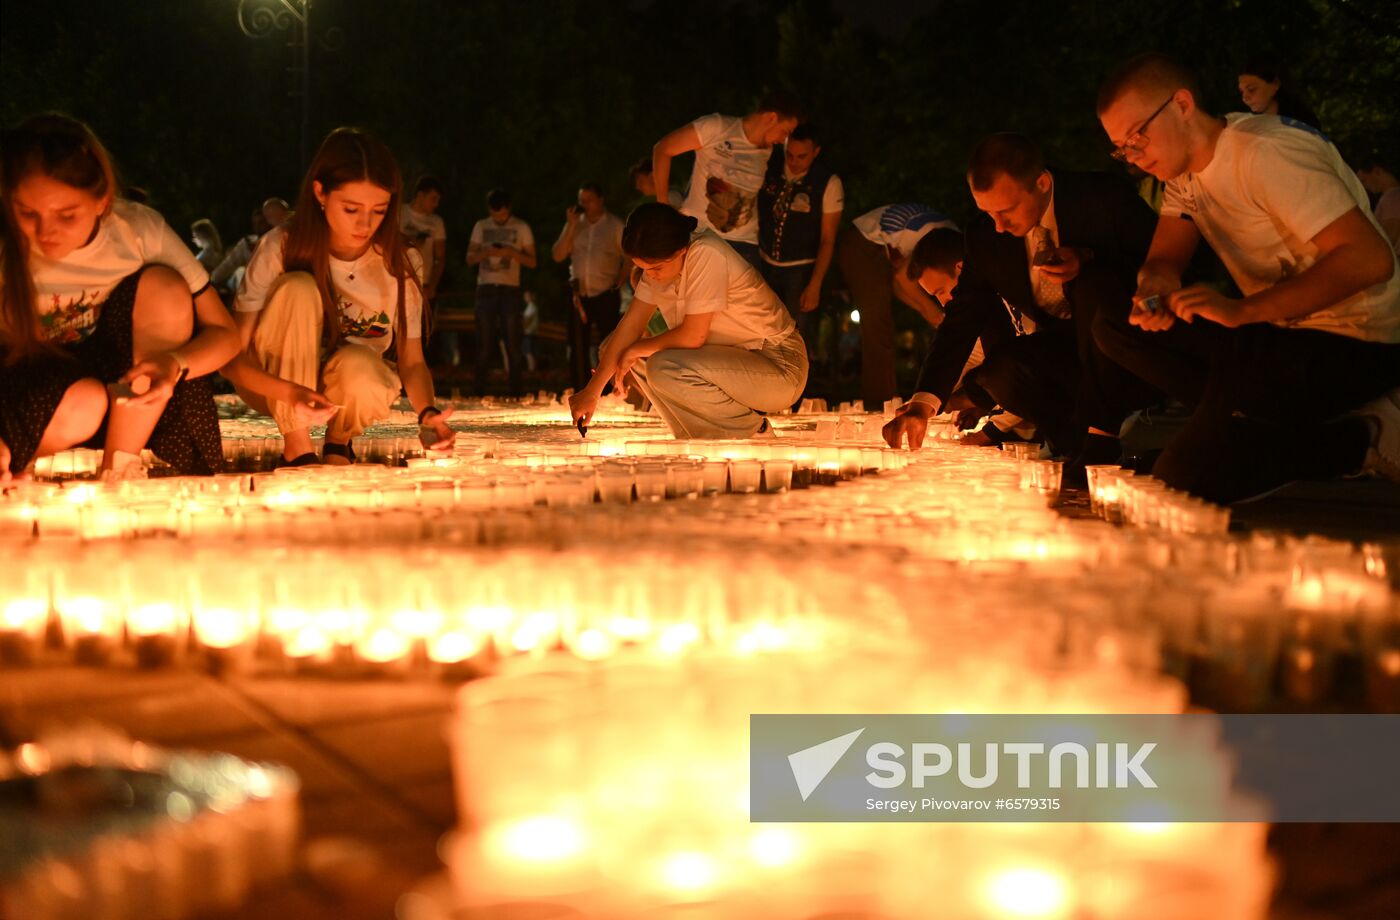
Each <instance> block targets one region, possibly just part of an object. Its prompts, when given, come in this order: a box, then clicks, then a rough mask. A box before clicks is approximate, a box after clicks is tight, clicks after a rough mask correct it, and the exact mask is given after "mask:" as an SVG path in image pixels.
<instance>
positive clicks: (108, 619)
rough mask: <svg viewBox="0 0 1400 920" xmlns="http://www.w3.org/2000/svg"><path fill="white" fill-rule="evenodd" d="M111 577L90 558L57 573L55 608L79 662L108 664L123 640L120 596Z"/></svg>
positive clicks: (55, 575) (75, 561) (65, 637)
mask: <svg viewBox="0 0 1400 920" xmlns="http://www.w3.org/2000/svg"><path fill="white" fill-rule="evenodd" d="M109 576H110V573H109V570H107V569H106V568H105V567H104V566H102V565H98V564H97V563H96V561H95V560H91V559H84V560H74V562H73V563H72V564H69V565H66V566H63V567H61V568H59V569H58V571H57V572H55V574H54V586H53V601H54V609H55V610H56V611H57V612H58V616H59V620H60V622H61V623H62V626H63V637H64V641H65V642H66V644H67V645H68V646H69V648H70V649H72V652H73V658H74V660H75V661H76V662H77V663H78V664H91V665H102V664H106V663H107V662H108V661H109V660H110V659H111V657H112V654H113V653H114V652H115V650H116V648H117V646H118V644H119V643H120V640H121V630H122V614H121V607H120V598H119V597H118V593H119V592H118V591H117V590H116V588H115V587H114V586H113V585H112V584H111V580H110V577H109Z"/></svg>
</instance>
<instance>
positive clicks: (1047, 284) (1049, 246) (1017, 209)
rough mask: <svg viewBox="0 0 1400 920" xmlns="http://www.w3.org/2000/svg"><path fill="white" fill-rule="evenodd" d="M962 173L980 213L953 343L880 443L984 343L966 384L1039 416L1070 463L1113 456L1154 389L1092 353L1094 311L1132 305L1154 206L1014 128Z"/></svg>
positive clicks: (908, 429) (971, 230) (924, 406)
mask: <svg viewBox="0 0 1400 920" xmlns="http://www.w3.org/2000/svg"><path fill="white" fill-rule="evenodd" d="M967 179H968V185H969V186H970V187H971V189H972V197H973V200H974V201H975V202H976V204H977V207H978V210H979V211H980V212H981V213H979V214H978V215H977V217H975V218H973V220H972V221H971V223H970V225H969V227H968V230H967V235H966V247H967V250H966V253H965V256H964V259H963V264H962V268H961V272H960V275H959V276H958V278H957V280H956V288H955V289H954V290H953V291H952V299H951V301H950V303H949V304H948V308H947V319H946V320H945V321H944V326H943V329H941V330H940V332H939V337H940V338H944V336H945V335H946V336H947V338H946V339H945V340H944V343H943V347H941V348H940V347H939V346H938V344H937V343H936V344H935V348H934V350H933V352H931V353H930V356H929V360H928V361H927V362H925V366H924V370H923V372H922V373H921V375H920V383H919V386H918V390H919V392H918V393H916V394H915V398H914V400H912V401H911V402H910V404H909V406H907V407H906V408H905V410H904V411H903V412H901V414H900V415H899V416H898V417H897V418H896V419H895V420H894V421H893V422H891V424H890V425H889V426H888V428H889V430H888V431H887V432H886V437H887V440H890V441H891V443H894V444H898V443H899V441H900V439H901V436H904V437H908V436H909V435H911V434H912V433H914V431H915V430H916V429H919V428H921V427H925V426H926V424H927V420H928V418H929V417H931V416H932V415H933V414H934V413H935V412H937V411H939V410H940V409H942V408H944V404H945V403H946V402H947V400H948V395H947V394H948V389H949V385H950V380H951V382H956V381H957V378H958V373H959V372H960V370H961V368H962V367H963V365H964V364H965V363H966V361H967V357H968V354H969V352H970V351H971V349H972V346H973V343H974V342H975V341H976V340H977V339H978V338H981V339H982V343H983V348H984V351H985V355H986V360H985V361H984V362H983V364H982V365H981V367H979V368H977V370H976V372H975V374H974V375H970V378H969V379H970V380H971V381H972V382H973V383H975V385H976V386H978V387H980V388H981V390H983V391H985V393H986V394H987V397H988V398H990V399H991V400H995V402H996V403H997V404H999V405H1001V406H1002V407H1003V408H1004V409H1006V410H1007V411H1009V412H1012V413H1014V414H1016V415H1018V416H1021V417H1022V418H1024V419H1026V420H1028V421H1030V422H1033V423H1034V424H1035V425H1036V427H1037V428H1038V429H1039V431H1040V433H1041V434H1042V436H1043V437H1045V439H1046V440H1047V441H1049V443H1050V445H1051V447H1052V449H1053V450H1054V451H1055V452H1056V453H1059V454H1062V455H1064V456H1066V457H1069V458H1072V460H1073V461H1074V462H1073V463H1072V464H1071V466H1072V468H1073V467H1080V468H1082V465H1083V464H1085V463H1108V462H1113V461H1115V460H1117V459H1118V457H1119V455H1120V448H1119V444H1118V432H1119V429H1120V428H1121V426H1122V423H1123V420H1124V419H1125V418H1126V417H1127V416H1128V414H1129V413H1130V412H1132V411H1133V410H1134V409H1137V408H1140V407H1142V406H1144V405H1148V404H1150V403H1151V402H1153V401H1154V400H1155V398H1156V393H1155V392H1154V391H1152V390H1151V389H1150V388H1149V387H1148V386H1147V385H1146V384H1144V383H1143V382H1142V381H1140V380H1138V379H1137V378H1136V377H1134V376H1133V375H1131V374H1130V373H1128V372H1127V371H1126V370H1124V369H1123V368H1122V367H1120V366H1119V365H1117V364H1115V363H1114V362H1112V361H1111V360H1109V359H1108V358H1107V357H1106V356H1105V355H1104V354H1103V353H1102V352H1101V351H1100V350H1099V349H1098V347H1097V346H1096V345H1095V343H1094V337H1093V323H1094V317H1095V316H1096V315H1097V314H1098V313H1099V312H1100V311H1101V310H1112V311H1116V312H1121V313H1123V314H1124V315H1126V314H1127V313H1128V312H1129V311H1130V310H1131V309H1132V296H1133V292H1134V291H1135V290H1136V286H1137V272H1138V269H1139V267H1141V265H1142V262H1143V259H1144V257H1145V256H1146V254H1147V248H1148V246H1149V244H1150V243H1151V241H1152V232H1153V228H1154V227H1155V224H1156V215H1155V214H1153V212H1152V209H1151V208H1149V207H1148V206H1147V204H1146V203H1145V202H1144V201H1143V200H1142V199H1141V198H1139V197H1138V196H1137V195H1136V194H1135V193H1134V191H1133V189H1132V188H1131V186H1129V185H1128V184H1127V183H1126V182H1125V181H1122V180H1120V179H1117V178H1114V177H1112V176H1106V175H1097V174H1090V173H1072V172H1064V171H1061V170H1053V171H1052V170H1049V169H1047V168H1046V167H1045V162H1044V159H1043V157H1042V156H1041V153H1040V150H1039V149H1038V148H1037V147H1036V145H1035V144H1034V143H1033V142H1032V141H1031V140H1030V139H1029V138H1026V137H1024V136H1022V135H1019V134H1009V133H1007V134H993V135H992V136H990V137H988V138H986V139H985V140H983V141H982V142H981V143H980V144H978V145H977V148H976V149H975V150H974V151H973V153H972V157H971V162H970V164H969V167H968V176H967ZM924 268H925V266H922V265H917V264H915V265H911V267H910V270H911V274H912V273H914V272H922V271H923V270H924ZM950 324H952V325H951V326H950ZM1017 327H1019V329H1018V328H1017ZM953 330H958V332H954V334H952V335H948V333H949V332H950V331H953ZM1008 330H1015V331H1021V332H1024V333H1025V334H1020V335H1018V334H1014V332H1013V333H1012V334H1008ZM974 332H975V333H976V334H975V335H974V334H973V333H974ZM974 401H976V400H974ZM983 408H987V407H986V406H983ZM918 433H919V434H920V435H922V431H921V430H920V431H918ZM920 440H921V438H920ZM911 443H912V441H911ZM1068 475H1069V478H1070V480H1071V481H1072V480H1073V479H1074V472H1073V469H1071V470H1070V471H1069V472H1068Z"/></svg>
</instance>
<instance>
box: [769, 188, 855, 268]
mask: <svg viewBox="0 0 1400 920" xmlns="http://www.w3.org/2000/svg"><path fill="white" fill-rule="evenodd" d="M805 175H807V174H806V173H803V174H802V176H805ZM802 176H794V175H793V174H792V172H791V171H790V170H789V169H788V168H787V167H786V166H784V167H783V181H784V182H792V181H794V180H796V179H801V178H802ZM789 207H790V208H791V210H793V211H796V212H798V213H799V214H801V213H806V212H808V211H811V210H812V202H811V201H810V200H809V199H808V196H807V194H806V193H805V192H803V193H800V194H797V195H794V196H793V199H792V204H791V205H790V206H789ZM845 209H846V187H845V185H843V184H842V182H841V177H840V176H838V175H836V174H835V173H833V174H832V176H831V178H830V179H828V180H827V182H826V190H825V191H823V192H822V214H840V213H841V212H842V211H844V210H845ZM762 256H763V261H765V262H767V263H768V264H769V265H776V266H778V267H779V268H789V267H791V266H794V265H811V264H812V263H814V262H816V261H817V260H816V258H815V257H813V258H810V259H794V260H793V261H791V262H774V261H773V260H772V259H770V258H768V253H766V252H765V253H762Z"/></svg>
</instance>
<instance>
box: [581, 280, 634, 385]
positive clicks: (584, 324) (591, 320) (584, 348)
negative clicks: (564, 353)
mask: <svg viewBox="0 0 1400 920" xmlns="http://www.w3.org/2000/svg"><path fill="white" fill-rule="evenodd" d="M568 297H569V299H570V301H571V302H570V310H569V316H570V320H569V330H570V333H571V335H570V339H569V351H570V353H571V354H570V357H569V376H570V378H571V382H572V384H573V387H574V389H575V390H579V389H582V388H583V387H584V386H586V385H587V384H588V380H589V378H590V377H592V376H593V374H592V371H593V355H592V352H593V349H594V348H595V347H597V346H598V345H599V344H601V343H602V341H603V339H605V338H607V337H608V336H610V335H612V333H613V330H614V329H616V328H617V324H618V322H619V321H620V320H621V319H622V314H621V313H620V312H619V311H620V310H621V309H622V294H621V293H620V292H619V291H618V290H617V289H616V288H614V289H611V290H607V291H604V292H603V293H601V294H597V295H595V296H593V297H582V298H580V299H579V300H580V303H581V304H582V305H583V312H584V314H585V315H586V316H587V317H588V318H587V320H586V321H585V320H584V319H583V318H581V317H580V316H579V315H578V311H577V310H575V309H573V304H572V300H573V292H572V291H570V292H569V293H568Z"/></svg>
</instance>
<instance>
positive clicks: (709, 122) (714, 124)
mask: <svg viewBox="0 0 1400 920" xmlns="http://www.w3.org/2000/svg"><path fill="white" fill-rule="evenodd" d="M691 125H692V126H693V127H694V128H695V134H696V136H697V137H698V138H700V147H699V148H698V149H697V150H696V151H695V170H694V172H692V173H691V176H690V191H689V192H688V193H687V195H686V199H685V204H684V205H683V206H682V207H681V211H682V212H684V213H686V214H689V215H690V216H691V217H694V218H695V219H696V220H698V221H699V222H700V228H701V229H702V230H714V231H715V232H716V233H718V234H719V235H720V236H722V237H724V238H725V239H727V240H730V241H733V242H736V243H753V244H755V245H757V243H758V219H757V217H758V190H759V189H761V188H762V187H763V177H764V174H765V173H767V171H768V156H769V154H770V153H771V152H772V149H773V148H771V147H759V146H758V145H756V144H754V143H753V142H751V141H750V140H749V139H748V136H747V135H746V134H744V120H743V119H742V118H736V117H734V116H731V115H720V114H717V113H716V114H714V115H706V116H704V117H703V118H697V119H695V121H693V122H691Z"/></svg>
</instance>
